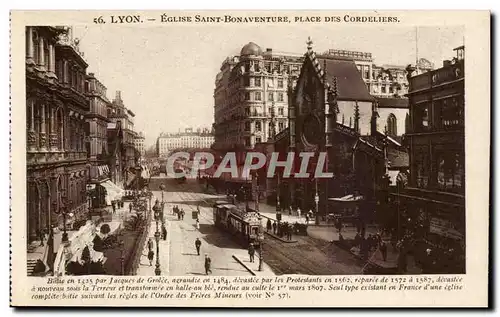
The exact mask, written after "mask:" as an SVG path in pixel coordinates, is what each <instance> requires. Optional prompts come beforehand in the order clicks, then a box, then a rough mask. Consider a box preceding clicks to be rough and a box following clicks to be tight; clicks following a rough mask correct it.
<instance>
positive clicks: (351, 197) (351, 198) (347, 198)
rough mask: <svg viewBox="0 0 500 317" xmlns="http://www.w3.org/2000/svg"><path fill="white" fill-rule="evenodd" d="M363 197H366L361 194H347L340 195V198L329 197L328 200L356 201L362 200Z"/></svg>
mask: <svg viewBox="0 0 500 317" xmlns="http://www.w3.org/2000/svg"><path fill="white" fill-rule="evenodd" d="M363 199H364V197H363V196H360V195H347V196H344V197H338V198H328V200H331V201H337V202H356V201H361V200H363Z"/></svg>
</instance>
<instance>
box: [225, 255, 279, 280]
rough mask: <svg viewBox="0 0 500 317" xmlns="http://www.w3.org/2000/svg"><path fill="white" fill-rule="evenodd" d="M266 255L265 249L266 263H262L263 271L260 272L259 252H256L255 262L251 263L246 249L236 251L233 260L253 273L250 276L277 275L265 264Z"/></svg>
mask: <svg viewBox="0 0 500 317" xmlns="http://www.w3.org/2000/svg"><path fill="white" fill-rule="evenodd" d="M265 255H266V250H265V249H264V261H263V262H262V271H259V251H258V250H256V251H255V259H254V262H253V263H252V262H250V258H249V255H248V251H247V250H245V249H238V250H234V252H233V258H234V259H235V260H236V261H237V262H238V263H239V264H240V265H241V266H243V267H244V268H245V269H247V271H249V272H251V273H250V274H252V275H255V276H274V275H276V274H275V273H274V272H273V271H272V270H271V268H270V267H269V265H267V264H266V263H265V261H266V260H265Z"/></svg>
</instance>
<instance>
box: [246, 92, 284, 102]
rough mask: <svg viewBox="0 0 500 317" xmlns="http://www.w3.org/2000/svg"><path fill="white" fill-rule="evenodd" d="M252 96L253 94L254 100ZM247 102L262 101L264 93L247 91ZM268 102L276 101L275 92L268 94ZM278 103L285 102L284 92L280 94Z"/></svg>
mask: <svg viewBox="0 0 500 317" xmlns="http://www.w3.org/2000/svg"><path fill="white" fill-rule="evenodd" d="M252 94H253V99H252ZM245 100H256V101H262V92H260V91H255V92H250V91H247V92H245ZM267 101H275V100H274V93H273V92H269V93H268V94H267ZM276 101H278V102H283V101H285V97H284V94H283V93H282V92H278V94H277V99H276Z"/></svg>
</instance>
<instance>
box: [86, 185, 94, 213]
mask: <svg viewBox="0 0 500 317" xmlns="http://www.w3.org/2000/svg"><path fill="white" fill-rule="evenodd" d="M92 198H94V195H93V193H92V185H91V184H87V201H88V203H89V211H88V218H89V220H92Z"/></svg>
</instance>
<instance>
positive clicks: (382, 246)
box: [380, 241, 387, 262]
mask: <svg viewBox="0 0 500 317" xmlns="http://www.w3.org/2000/svg"><path fill="white" fill-rule="evenodd" d="M380 253H382V259H384V262H385V261H387V245H386V244H385V242H384V241H382V242H380Z"/></svg>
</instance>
